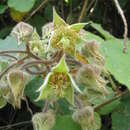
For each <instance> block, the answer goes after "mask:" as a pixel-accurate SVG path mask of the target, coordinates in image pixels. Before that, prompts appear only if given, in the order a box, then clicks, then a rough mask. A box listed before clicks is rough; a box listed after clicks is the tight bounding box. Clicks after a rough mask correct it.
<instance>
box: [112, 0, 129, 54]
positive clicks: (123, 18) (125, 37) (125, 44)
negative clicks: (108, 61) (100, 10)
mask: <svg viewBox="0 0 130 130" xmlns="http://www.w3.org/2000/svg"><path fill="white" fill-rule="evenodd" d="M113 1H114V3H115V6H116V8H117V10H118V12H119V14H120V16H121V18H122V20H123V23H124V47H123V53H126V52H127V43H126V42H127V35H128V24H127V20H126V18H125V15H124V12H123V10H122V9H121V7H120V4H119V2H118V0H113Z"/></svg>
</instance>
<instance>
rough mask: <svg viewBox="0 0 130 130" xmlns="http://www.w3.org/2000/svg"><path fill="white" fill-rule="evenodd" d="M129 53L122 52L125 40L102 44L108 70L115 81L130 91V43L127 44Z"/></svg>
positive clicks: (109, 41) (113, 40) (112, 40)
mask: <svg viewBox="0 0 130 130" xmlns="http://www.w3.org/2000/svg"><path fill="white" fill-rule="evenodd" d="M127 45H128V53H126V54H124V53H123V52H122V48H123V40H120V39H111V40H108V41H106V42H105V43H104V44H101V52H102V54H103V55H104V56H105V59H106V64H105V67H106V69H107V70H108V71H109V72H110V73H111V74H112V75H113V76H114V77H115V79H116V80H117V81H118V82H119V83H121V84H124V85H126V86H127V87H128V88H129V89H130V41H128V42H127Z"/></svg>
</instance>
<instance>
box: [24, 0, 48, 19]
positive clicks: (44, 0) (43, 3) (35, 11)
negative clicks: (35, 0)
mask: <svg viewBox="0 0 130 130" xmlns="http://www.w3.org/2000/svg"><path fill="white" fill-rule="evenodd" d="M48 1H49V0H43V2H42V3H41V4H40V5H39V6H38V7H37V8H36V9H35V10H33V11H32V13H31V14H30V15H29V16H28V17H27V18H26V19H25V21H28V20H29V19H30V18H31V17H32V16H33V15H34V14H36V13H37V12H38V11H39V10H40V9H41V8H42V7H43V6H44V5H45V4H46V3H47V2H48Z"/></svg>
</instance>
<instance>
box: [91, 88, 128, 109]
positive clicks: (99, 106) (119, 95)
mask: <svg viewBox="0 0 130 130" xmlns="http://www.w3.org/2000/svg"><path fill="white" fill-rule="evenodd" d="M128 93H129V91H128V90H126V91H124V92H120V93H119V94H118V95H116V96H115V97H113V98H112V99H110V100H107V101H105V102H104V103H102V104H100V105H97V106H95V107H94V110H95V111H97V110H99V109H100V108H102V107H104V106H105V105H107V104H110V103H111V102H113V101H115V100H117V99H120V98H121V97H122V96H124V95H126V94H128Z"/></svg>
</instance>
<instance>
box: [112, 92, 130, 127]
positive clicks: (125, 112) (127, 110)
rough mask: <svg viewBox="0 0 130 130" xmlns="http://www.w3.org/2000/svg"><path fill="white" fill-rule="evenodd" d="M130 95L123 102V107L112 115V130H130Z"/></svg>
mask: <svg viewBox="0 0 130 130" xmlns="http://www.w3.org/2000/svg"><path fill="white" fill-rule="evenodd" d="M129 122H130V94H129V95H127V96H126V97H124V99H123V100H121V105H120V106H119V107H118V109H116V110H115V111H114V112H113V113H112V130H130V123H129Z"/></svg>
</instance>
